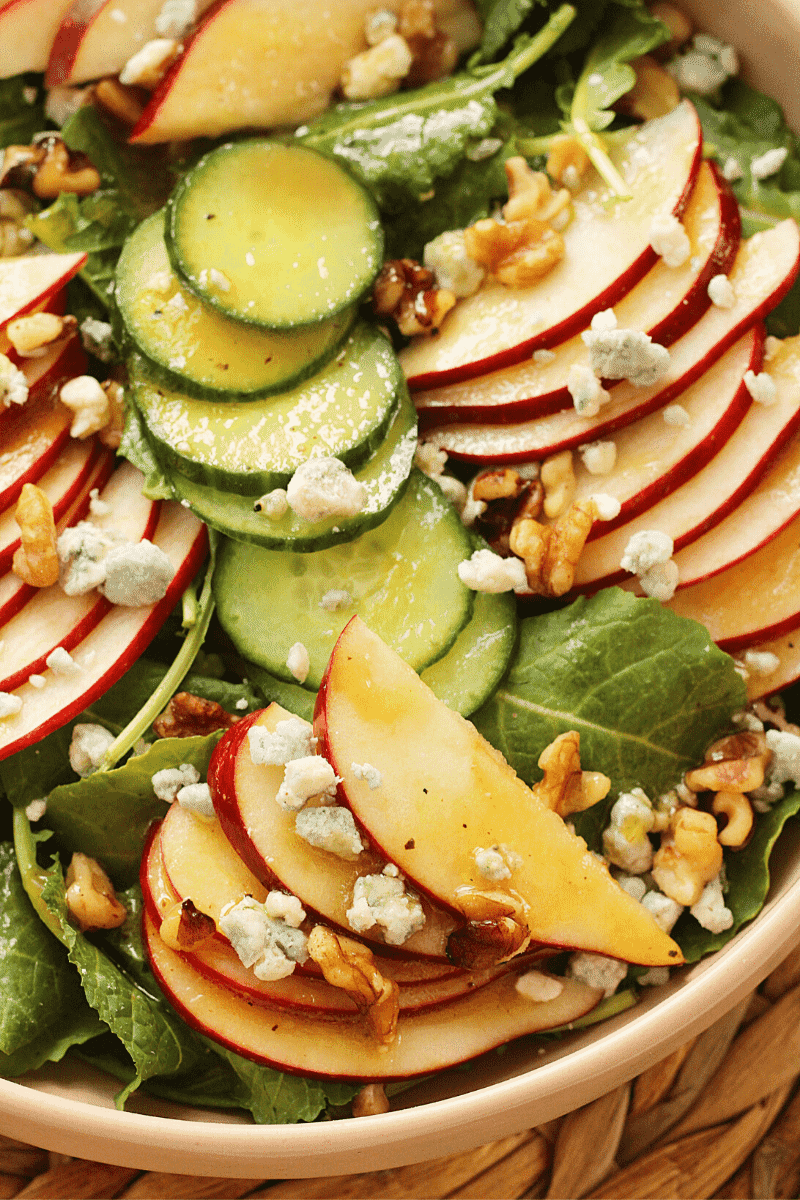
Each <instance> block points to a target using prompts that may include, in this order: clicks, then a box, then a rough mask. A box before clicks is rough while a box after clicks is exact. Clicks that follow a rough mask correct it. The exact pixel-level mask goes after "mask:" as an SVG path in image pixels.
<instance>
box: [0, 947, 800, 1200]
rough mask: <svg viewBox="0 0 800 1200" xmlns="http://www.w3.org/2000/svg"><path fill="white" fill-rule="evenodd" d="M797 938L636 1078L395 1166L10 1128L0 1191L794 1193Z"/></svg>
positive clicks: (506, 1195)
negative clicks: (206, 1168) (216, 1156)
mask: <svg viewBox="0 0 800 1200" xmlns="http://www.w3.org/2000/svg"><path fill="white" fill-rule="evenodd" d="M799 1192H800V947H798V949H796V950H795V951H793V953H792V954H791V955H790V956H789V957H788V958H787V959H786V960H785V961H784V962H783V963H782V964H781V965H780V966H779V967H778V968H777V969H776V970H775V971H773V972H772V974H771V975H770V976H769V977H768V978H767V979H766V980H765V981H764V983H763V984H762V985H761V987H760V988H759V989H758V990H757V991H756V992H753V993H752V995H751V996H750V997H748V998H747V999H746V1000H745V1001H744V1002H742V1003H740V1004H739V1005H738V1006H737V1007H736V1008H735V1009H734V1010H733V1011H731V1012H730V1013H729V1014H728V1015H727V1016H726V1017H724V1018H723V1019H722V1020H721V1021H718V1022H717V1023H716V1024H715V1025H712V1026H711V1028H710V1029H708V1030H706V1032H705V1033H703V1034H701V1035H700V1036H699V1037H696V1038H694V1039H693V1040H692V1041H690V1042H688V1043H687V1044H686V1045H685V1046H683V1047H681V1049H680V1050H677V1051H675V1052H674V1053H673V1054H671V1055H670V1056H669V1057H668V1058H665V1059H664V1060H663V1061H662V1062H660V1063H657V1064H656V1065H655V1066H653V1067H651V1068H650V1069H649V1070H647V1071H645V1072H644V1073H643V1074H642V1075H639V1076H638V1078H636V1079H634V1080H633V1081H632V1082H631V1083H629V1084H625V1085H624V1086H623V1087H620V1088H617V1089H616V1090H615V1091H613V1092H611V1093H609V1095H607V1096H603V1097H602V1098H601V1099H599V1100H595V1101H594V1103H592V1104H588V1105H586V1107H584V1108H580V1109H577V1110H576V1111H575V1112H573V1113H570V1114H569V1115H568V1116H565V1117H561V1118H560V1119H559V1120H557V1121H551V1122H550V1123H549V1124H547V1125H544V1126H539V1127H537V1128H535V1129H530V1130H528V1131H527V1132H525V1133H520V1134H516V1135H515V1136H513V1137H507V1138H503V1139H501V1140H500V1141H497V1142H490V1143H489V1144H488V1145H486V1146H482V1147H480V1148H479V1149H477V1150H472V1151H469V1152H468V1153H465V1154H456V1155H452V1156H451V1157H448V1158H441V1159H436V1160H434V1161H432V1162H427V1163H421V1164H418V1165H416V1166H411V1167H401V1168H398V1169H397V1170H392V1171H379V1172H375V1173H372V1174H368V1175H344V1176H337V1177H335V1178H326V1179H302V1180H269V1179H265V1180H263V1181H258V1180H252V1179H248V1180H236V1179H213V1178H208V1177H196V1176H190V1175H168V1174H164V1173H161V1172H140V1171H134V1170H130V1169H128V1168H125V1167H109V1166H105V1165H103V1164H101V1163H92V1162H87V1161H85V1160H83V1159H70V1158H66V1157H65V1156H63V1155H56V1154H48V1153H47V1152H46V1151H43V1150H36V1149H33V1148H32V1147H30V1146H26V1145H23V1144H22V1143H21V1142H16V1141H14V1140H12V1139H11V1138H4V1137H0V1200H2V1198H3V1197H11V1196H18V1197H48V1198H55V1200H78V1198H79V1197H80V1198H83V1197H126V1198H128V1197H130V1198H133V1197H137V1198H138V1200H173V1198H174V1200H177V1198H179V1197H181V1198H199V1197H220V1198H223V1197H240V1196H241V1197H245V1196H249V1197H261V1198H263V1200H289V1198H294V1200H311V1198H312V1197H326V1198H328V1200H375V1198H378V1197H387V1198H389V1197H390V1198H392V1200H406V1198H409V1200H443V1198H444V1197H453V1198H456V1197H457V1198H459V1200H467V1198H474V1200H514V1198H516V1197H534V1196H542V1197H558V1198H561V1200H577V1198H578V1197H584V1196H585V1197H597V1198H600V1197H608V1198H612V1197H613V1198H616V1200H629V1198H630V1200H645V1198H646V1197H669V1198H672V1197H687V1198H690V1200H701V1198H703V1197H723V1196H724V1197H742V1198H744V1200H756V1198H758V1200H762V1198H768V1197H787V1198H790V1197H797V1196H798V1193H799Z"/></svg>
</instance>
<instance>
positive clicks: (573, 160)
mask: <svg viewBox="0 0 800 1200" xmlns="http://www.w3.org/2000/svg"><path fill="white" fill-rule="evenodd" d="M545 165H546V170H547V174H548V175H549V176H550V178H551V179H555V181H556V183H563V184H567V185H568V186H570V187H575V186H576V185H577V184H578V183H579V182H580V180H581V177H582V176H583V175H584V174H585V173H586V171H587V169H588V166H589V155H588V154H587V153H586V151H585V150H584V148H583V146H582V145H581V143H580V142H579V141H578V139H577V138H576V137H573V136H572V134H570V133H559V134H557V135H556V136H555V137H554V138H553V140H552V142H551V143H550V152H549V154H548V156H547V163H546V164H545Z"/></svg>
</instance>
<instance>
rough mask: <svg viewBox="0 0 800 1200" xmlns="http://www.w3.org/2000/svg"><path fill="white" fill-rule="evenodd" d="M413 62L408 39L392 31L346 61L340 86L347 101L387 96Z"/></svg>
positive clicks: (396, 87) (397, 85)
mask: <svg viewBox="0 0 800 1200" xmlns="http://www.w3.org/2000/svg"><path fill="white" fill-rule="evenodd" d="M413 61H414V56H413V54H412V51H411V47H410V46H409V44H408V42H407V41H406V40H405V38H404V37H401V36H400V34H399V33H392V34H390V35H389V36H388V37H385V38H382V39H381V41H379V42H378V43H376V45H374V46H370V48H369V50H364V51H363V52H362V53H361V54H357V55H356V56H355V58H351V59H350V60H349V62H346V63H345V65H344V69H343V71H342V78H341V80H340V87H341V89H342V92H343V94H344V95H345V96H346V97H347V99H348V100H376V99H378V97H380V96H388V95H390V94H391V93H392V92H396V91H397V89H398V87H399V86H400V80H401V79H404V78H405V76H406V75H407V74H408V72H409V71H410V70H411V64H412V62H413Z"/></svg>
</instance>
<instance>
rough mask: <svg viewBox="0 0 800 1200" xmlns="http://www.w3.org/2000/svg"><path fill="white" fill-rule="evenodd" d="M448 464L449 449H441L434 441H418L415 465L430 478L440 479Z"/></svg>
mask: <svg viewBox="0 0 800 1200" xmlns="http://www.w3.org/2000/svg"><path fill="white" fill-rule="evenodd" d="M446 464H447V451H446V450H440V449H439V447H438V446H434V444H433V442H418V443H417V448H416V450H415V451H414V466H415V467H417V468H418V469H419V470H420V471H422V473H423V475H427V476H428V478H429V479H438V477H439V476H440V475H441V474H442V472H443V471H444V468H445V466H446Z"/></svg>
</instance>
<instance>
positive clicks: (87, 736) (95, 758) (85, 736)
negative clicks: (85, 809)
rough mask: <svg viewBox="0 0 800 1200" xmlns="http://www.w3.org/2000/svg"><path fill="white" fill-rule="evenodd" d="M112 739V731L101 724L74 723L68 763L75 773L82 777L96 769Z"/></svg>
mask: <svg viewBox="0 0 800 1200" xmlns="http://www.w3.org/2000/svg"><path fill="white" fill-rule="evenodd" d="M113 741H114V735H113V733H109V731H108V730H107V729H104V728H103V726H102V725H91V724H86V725H83V724H78V725H76V726H75V727H74V728H73V730H72V739H71V741H70V744H69V765H70V766H71V767H72V769H73V771H74V772H75V774H76V775H80V777H81V779H83V778H85V776H87V775H91V774H92V772H93V771H96V770H97V768H98V767H99V766H100V763H101V762H102V761H103V759H104V758H105V755H106V751H107V750H108V748H109V746H110V745H111V743H112V742H113Z"/></svg>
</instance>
